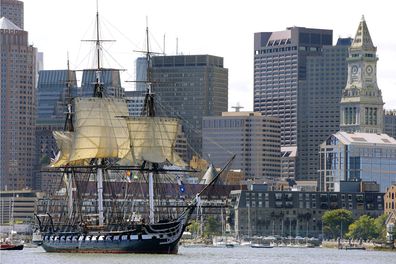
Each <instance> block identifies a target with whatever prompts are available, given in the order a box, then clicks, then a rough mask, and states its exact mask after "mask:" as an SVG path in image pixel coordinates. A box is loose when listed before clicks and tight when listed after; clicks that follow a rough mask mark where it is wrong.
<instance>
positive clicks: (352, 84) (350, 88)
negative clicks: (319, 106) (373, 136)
mask: <svg viewBox="0 0 396 264" xmlns="http://www.w3.org/2000/svg"><path fill="white" fill-rule="evenodd" d="M376 52H377V47H374V45H373V41H372V40H371V37H370V32H369V30H368V28H367V24H366V21H365V20H364V17H362V20H361V21H360V23H359V27H358V29H357V32H356V35H355V39H354V40H353V43H352V46H351V48H350V50H349V57H348V82H347V84H346V87H345V90H344V92H343V95H342V99H341V124H340V128H341V130H342V131H346V132H362V133H382V131H383V126H384V111H383V105H384V102H383V101H382V94H381V90H380V89H379V88H378V85H377V60H378V58H377V55H376Z"/></svg>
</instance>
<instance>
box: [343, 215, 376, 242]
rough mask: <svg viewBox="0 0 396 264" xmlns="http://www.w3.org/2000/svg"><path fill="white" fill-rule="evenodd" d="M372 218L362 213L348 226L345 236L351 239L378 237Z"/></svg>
mask: <svg viewBox="0 0 396 264" xmlns="http://www.w3.org/2000/svg"><path fill="white" fill-rule="evenodd" d="M374 222H375V220H374V218H372V217H370V216H368V215H362V216H361V217H359V219H358V220H356V221H355V222H353V223H352V224H351V225H350V226H349V230H348V233H347V236H348V237H350V238H353V239H363V240H366V239H373V238H376V237H378V232H377V228H376V226H375V223H374Z"/></svg>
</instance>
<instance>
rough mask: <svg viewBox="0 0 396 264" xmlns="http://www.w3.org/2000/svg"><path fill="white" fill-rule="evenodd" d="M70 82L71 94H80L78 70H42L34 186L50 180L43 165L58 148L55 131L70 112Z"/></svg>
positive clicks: (49, 175)
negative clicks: (68, 111) (77, 78)
mask: <svg viewBox="0 0 396 264" xmlns="http://www.w3.org/2000/svg"><path fill="white" fill-rule="evenodd" d="M68 82H69V83H70V96H71V97H75V96H76V95H77V93H78V89H77V81H76V72H75V71H69V70H43V71H39V78H38V83H37V121H36V155H35V156H36V165H37V171H36V173H35V174H36V175H35V181H34V184H35V185H34V186H35V189H37V190H42V191H44V189H43V186H44V184H43V182H45V181H50V180H51V177H53V175H52V174H51V173H46V172H40V169H41V166H46V165H48V163H49V162H50V159H51V158H54V153H56V152H57V150H58V147H57V145H56V142H55V139H54V137H53V134H52V132H53V131H55V130H63V129H64V126H65V116H66V112H67V106H66V104H67V100H68V99H69V91H68V88H67V83H68Z"/></svg>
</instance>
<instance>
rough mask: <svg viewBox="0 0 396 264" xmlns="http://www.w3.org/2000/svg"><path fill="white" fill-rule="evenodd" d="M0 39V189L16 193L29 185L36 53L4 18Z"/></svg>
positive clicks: (1, 22) (32, 145) (22, 31)
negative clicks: (15, 191)
mask: <svg viewBox="0 0 396 264" xmlns="http://www.w3.org/2000/svg"><path fill="white" fill-rule="evenodd" d="M3 2H4V1H2V2H1V4H2V7H1V10H2V11H1V14H3V13H5V12H4V11H3ZM12 2H13V3H15V5H16V8H18V7H19V6H20V2H19V1H11V2H8V1H7V4H9V3H12ZM5 14H6V13H5ZM0 39H1V45H0V66H1V70H0V74H1V78H0V79H1V93H0V94H1V105H0V109H1V115H0V123H1V127H0V135H1V137H0V145H1V155H0V156H1V158H0V182H1V184H0V189H2V190H4V189H9V190H18V189H22V188H26V187H32V185H33V166H34V160H35V158H34V155H35V113H36V107H35V100H36V94H35V85H36V62H35V60H36V52H37V51H36V49H35V48H34V47H33V46H31V45H29V43H28V32H26V31H24V30H22V29H21V28H20V27H18V26H16V25H15V24H14V23H12V22H11V21H10V20H9V19H8V18H6V17H2V18H0Z"/></svg>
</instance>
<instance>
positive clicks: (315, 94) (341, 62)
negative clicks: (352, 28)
mask: <svg viewBox="0 0 396 264" xmlns="http://www.w3.org/2000/svg"><path fill="white" fill-rule="evenodd" d="M351 42H352V39H351V38H345V39H338V41H337V44H336V45H335V46H323V47H322V49H321V53H320V54H318V55H314V56H308V57H307V58H306V60H307V61H306V72H307V73H306V79H305V81H300V82H299V96H298V118H297V120H298V124H297V158H296V161H297V163H296V174H297V178H298V179H306V180H317V179H318V177H319V173H318V169H319V155H318V150H319V145H320V144H321V143H322V142H323V141H324V140H325V139H326V138H327V137H328V136H329V135H331V134H334V133H336V132H337V131H339V129H340V121H339V120H340V103H339V102H340V100H341V95H342V90H343V89H344V87H345V83H346V80H347V73H348V71H347V62H346V58H347V57H348V48H349V47H350V45H351Z"/></svg>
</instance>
